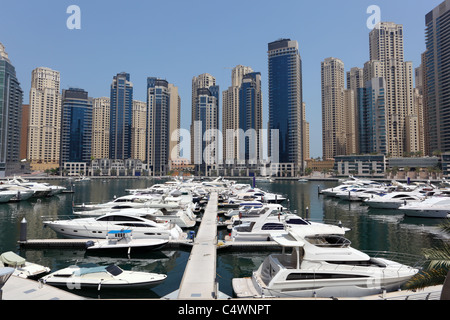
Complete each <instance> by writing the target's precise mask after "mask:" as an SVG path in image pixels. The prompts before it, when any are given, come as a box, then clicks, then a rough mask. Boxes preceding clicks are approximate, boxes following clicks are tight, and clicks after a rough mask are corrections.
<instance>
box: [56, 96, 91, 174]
mask: <svg viewBox="0 0 450 320" xmlns="http://www.w3.org/2000/svg"><path fill="white" fill-rule="evenodd" d="M61 116H62V118H61V151H60V162H61V163H60V167H61V168H63V167H64V164H65V163H66V162H75V163H83V162H84V163H86V164H89V163H90V161H91V156H92V98H89V96H88V93H87V92H86V91H85V90H83V89H78V88H69V89H68V90H63V92H62V111H61Z"/></svg>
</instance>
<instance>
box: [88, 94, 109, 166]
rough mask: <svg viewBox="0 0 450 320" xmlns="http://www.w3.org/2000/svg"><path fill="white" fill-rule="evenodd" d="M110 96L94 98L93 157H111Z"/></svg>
mask: <svg viewBox="0 0 450 320" xmlns="http://www.w3.org/2000/svg"><path fill="white" fill-rule="evenodd" d="M110 112H111V106H110V98H107V97H101V98H94V99H93V111H92V158H93V159H103V158H108V157H109V125H110Z"/></svg>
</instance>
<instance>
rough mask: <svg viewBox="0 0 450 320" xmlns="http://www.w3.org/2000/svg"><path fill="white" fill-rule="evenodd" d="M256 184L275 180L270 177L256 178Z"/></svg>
mask: <svg viewBox="0 0 450 320" xmlns="http://www.w3.org/2000/svg"><path fill="white" fill-rule="evenodd" d="M255 182H274V180H273V179H272V178H270V177H259V178H255Z"/></svg>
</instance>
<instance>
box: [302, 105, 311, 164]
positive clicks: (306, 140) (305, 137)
mask: <svg viewBox="0 0 450 320" xmlns="http://www.w3.org/2000/svg"><path fill="white" fill-rule="evenodd" d="M309 148H310V147H309V122H308V121H306V104H305V103H304V102H303V158H304V159H305V161H306V160H307V159H310V157H311V156H310V153H309Z"/></svg>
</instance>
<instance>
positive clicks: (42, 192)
mask: <svg viewBox="0 0 450 320" xmlns="http://www.w3.org/2000/svg"><path fill="white" fill-rule="evenodd" d="M7 183H8V184H14V185H18V186H22V187H26V188H28V189H31V190H33V191H34V194H33V198H41V197H49V196H50V194H51V193H52V189H51V188H50V187H49V186H47V185H45V184H42V183H39V182H32V181H28V180H25V179H23V178H22V177H13V178H12V179H11V180H8V181H7Z"/></svg>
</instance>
